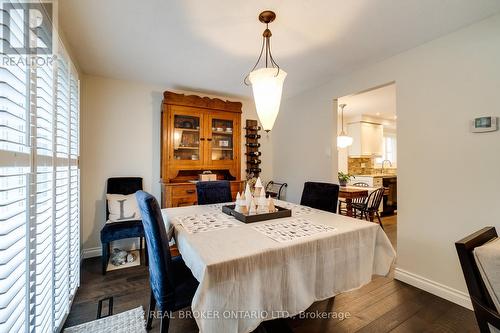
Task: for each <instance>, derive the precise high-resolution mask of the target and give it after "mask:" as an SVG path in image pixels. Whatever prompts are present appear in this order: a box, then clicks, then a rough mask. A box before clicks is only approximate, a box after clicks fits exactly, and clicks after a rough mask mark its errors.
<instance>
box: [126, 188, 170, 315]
mask: <svg viewBox="0 0 500 333" xmlns="http://www.w3.org/2000/svg"><path fill="white" fill-rule="evenodd" d="M135 196H136V198H137V204H138V205H139V209H140V210H141V216H142V225H143V226H144V234H145V237H146V245H147V248H148V254H149V280H150V283H151V291H152V293H153V295H154V297H155V299H156V302H157V303H158V304H159V305H160V308H161V307H163V306H164V305H165V304H167V302H169V301H171V300H170V297H171V296H172V294H173V292H174V277H173V272H172V270H171V269H169V267H171V266H172V257H171V256H170V249H169V243H168V237H167V232H166V230H165V223H163V217H162V215H161V210H160V206H159V205H158V201H156V199H155V197H153V196H152V195H151V194H149V193H147V192H144V191H137V192H136V194H135Z"/></svg>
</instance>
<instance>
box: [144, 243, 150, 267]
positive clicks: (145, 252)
mask: <svg viewBox="0 0 500 333" xmlns="http://www.w3.org/2000/svg"><path fill="white" fill-rule="evenodd" d="M144 261H145V264H146V266H149V254H148V244H146V237H144Z"/></svg>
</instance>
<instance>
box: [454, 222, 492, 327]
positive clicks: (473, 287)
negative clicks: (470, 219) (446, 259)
mask: <svg viewBox="0 0 500 333" xmlns="http://www.w3.org/2000/svg"><path fill="white" fill-rule="evenodd" d="M497 237H498V235H497V232H496V230H495V228H494V227H485V228H483V229H481V230H479V231H477V232H475V233H473V234H471V235H469V236H467V237H465V238H464V239H461V240H459V241H458V242H456V243H455V247H456V249H457V253H458V259H459V260H460V265H461V266H462V272H463V274H464V278H465V283H466V285H467V289H468V291H469V295H470V299H471V301H472V307H473V308H474V314H475V316H476V320H477V324H478V326H479V329H480V331H481V332H482V333H486V332H488V333H489V332H490V327H489V325H491V326H493V327H495V328H497V329H500V314H499V313H498V310H497V309H496V307H495V304H494V302H493V300H492V298H491V296H490V294H489V292H488V289H487V288H486V285H485V282H484V280H483V278H482V276H481V273H480V271H479V268H478V266H477V263H476V260H475V257H474V249H475V248H477V247H479V246H482V245H484V244H486V243H487V242H489V241H491V240H493V239H495V238H497ZM488 324H489V325H488Z"/></svg>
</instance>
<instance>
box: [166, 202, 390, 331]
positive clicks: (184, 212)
mask: <svg viewBox="0 0 500 333" xmlns="http://www.w3.org/2000/svg"><path fill="white" fill-rule="evenodd" d="M227 204H229V203H227ZM227 204H212V205H198V206H189V207H178V208H166V209H163V210H162V215H163V218H164V221H165V224H166V228H167V230H168V231H169V235H171V236H172V237H173V239H174V240H175V243H176V245H177V247H178V249H179V252H180V254H181V256H182V258H183V260H184V262H185V264H186V266H187V267H188V268H189V269H190V270H191V272H192V273H193V276H194V277H195V278H196V279H197V280H198V281H199V286H198V289H197V290H196V293H195V295H194V297H193V300H192V304H191V311H192V317H193V318H195V320H196V323H197V325H198V328H199V330H200V332H203V333H205V332H207V333H212V332H213V333H225V332H237V333H247V332H251V331H253V330H255V329H256V328H257V327H258V326H259V325H260V323H261V322H263V321H267V320H274V319H278V318H287V317H291V316H295V315H297V314H300V313H302V312H304V311H305V310H306V309H307V308H308V307H310V305H311V304H312V303H314V302H316V301H320V300H325V299H329V298H332V297H334V296H335V295H337V294H339V293H342V292H346V291H349V290H353V289H356V288H359V287H361V286H363V285H365V284H367V283H369V282H370V281H371V280H372V276H373V275H383V276H385V275H387V274H388V273H389V270H390V268H391V265H392V263H393V261H394V260H395V256H396V253H395V251H394V248H393V247H392V245H391V243H390V241H389V239H388V238H387V236H386V234H385V233H384V231H383V230H382V229H381V228H380V226H379V225H378V224H375V223H372V222H367V221H361V220H357V219H354V218H351V217H347V216H342V215H337V214H333V213H330V212H326V211H321V210H317V209H313V208H310V207H306V206H301V205H298V204H294V203H290V202H285V201H280V200H276V202H275V205H276V206H279V207H282V208H287V209H290V210H291V216H290V217H285V218H278V219H272V220H266V221H260V222H254V223H243V222H240V221H238V220H236V219H235V218H234V217H232V216H230V215H227V214H224V213H223V212H222V206H223V205H227Z"/></svg>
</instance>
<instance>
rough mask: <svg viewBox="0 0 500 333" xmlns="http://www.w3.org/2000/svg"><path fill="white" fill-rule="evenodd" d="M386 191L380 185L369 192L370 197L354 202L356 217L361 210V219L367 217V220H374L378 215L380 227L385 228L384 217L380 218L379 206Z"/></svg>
mask: <svg viewBox="0 0 500 333" xmlns="http://www.w3.org/2000/svg"><path fill="white" fill-rule="evenodd" d="M384 192H385V188H384V187H380V188H378V189H376V190H375V191H373V192H372V193H370V194H368V197H366V198H364V200H363V201H362V202H357V203H353V204H352V208H353V210H354V217H357V215H358V212H359V213H360V214H361V215H360V219H366V220H367V221H371V222H373V221H374V220H375V216H376V217H377V220H378V223H379V224H380V227H381V228H382V229H384V226H383V225H382V219H381V218H380V214H379V212H378V208H379V207H380V203H381V202H382V198H383V197H384Z"/></svg>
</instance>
